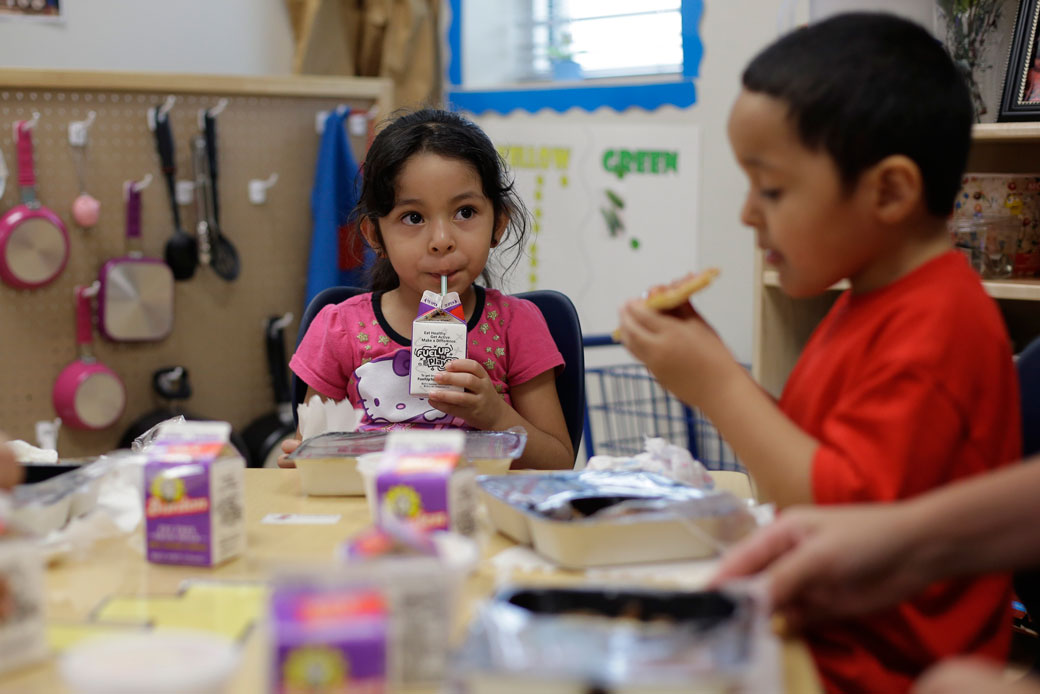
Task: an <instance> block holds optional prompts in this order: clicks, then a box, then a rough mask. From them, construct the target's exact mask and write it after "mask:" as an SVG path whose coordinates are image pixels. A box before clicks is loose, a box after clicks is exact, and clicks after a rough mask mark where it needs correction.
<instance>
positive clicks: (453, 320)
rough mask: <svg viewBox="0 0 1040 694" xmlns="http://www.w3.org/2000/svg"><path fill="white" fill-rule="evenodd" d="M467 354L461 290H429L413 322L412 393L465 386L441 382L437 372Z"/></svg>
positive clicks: (410, 382)
mask: <svg viewBox="0 0 1040 694" xmlns="http://www.w3.org/2000/svg"><path fill="white" fill-rule="evenodd" d="M465 358H466V315H465V313H464V312H463V310H462V301H461V300H460V299H459V295H458V292H448V293H447V294H437V293H436V292H431V291H427V292H425V293H423V297H422V300H421V301H420V302H419V315H418V317H417V318H416V319H415V321H413V322H412V364H411V375H410V377H409V381H408V392H409V393H410V394H411V395H429V394H430V391H433V390H437V389H447V390H462V388H459V387H458V386H445V385H441V384H439V383H437V382H436V381H435V380H434V376H435V375H436V374H437V373H438V372H440V371H444V367H445V366H447V364H448V362H450V361H454V360H455V359H465Z"/></svg>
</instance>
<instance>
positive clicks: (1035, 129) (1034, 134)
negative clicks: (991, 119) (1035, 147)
mask: <svg viewBox="0 0 1040 694" xmlns="http://www.w3.org/2000/svg"><path fill="white" fill-rule="evenodd" d="M971 139H972V141H973V142H1037V141H1040V122H1038V123H979V124H977V125H975V126H973V127H972V129H971Z"/></svg>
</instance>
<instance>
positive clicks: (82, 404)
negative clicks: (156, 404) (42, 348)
mask: <svg viewBox="0 0 1040 694" xmlns="http://www.w3.org/2000/svg"><path fill="white" fill-rule="evenodd" d="M94 291H95V290H94V289H93V288H87V287H82V286H76V289H75V292H76V343H77V344H78V345H79V359H77V360H76V361H74V362H72V363H71V364H69V365H68V366H66V367H65V368H64V369H62V371H61V373H60V374H58V380H57V381H55V382H54V392H53V394H52V397H53V400H54V410H55V411H56V412H57V413H58V416H59V417H61V419H62V422H64V423H65V424H67V425H68V426H70V427H73V428H74V429H105V428H106V427H110V426H112V425H113V424H115V423H116V422H117V421H119V418H120V417H121V416H122V414H123V409H124V407H125V406H126V389H125V388H124V387H123V381H122V380H121V379H120V378H119V376H117V375H116V373H115V372H114V371H112V369H110V368H108V367H107V366H105V365H104V364H102V363H100V362H99V361H97V360H96V359H95V358H94V356H93V354H92V353H91V350H90V343H91V338H92V337H93V333H94V330H93V325H92V321H91V310H90V297H91V295H92V294H93V293H94Z"/></svg>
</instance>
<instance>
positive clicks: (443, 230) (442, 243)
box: [430, 224, 455, 254]
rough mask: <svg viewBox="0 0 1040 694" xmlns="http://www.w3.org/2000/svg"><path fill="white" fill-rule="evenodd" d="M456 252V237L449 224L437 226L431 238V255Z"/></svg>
mask: <svg viewBox="0 0 1040 694" xmlns="http://www.w3.org/2000/svg"><path fill="white" fill-rule="evenodd" d="M453 250H455V237H454V236H453V235H452V233H451V230H450V229H449V228H448V225H447V224H435V225H434V227H433V234H432V235H431V236H430V252H431V253H438V254H441V253H450V252H451V251H453Z"/></svg>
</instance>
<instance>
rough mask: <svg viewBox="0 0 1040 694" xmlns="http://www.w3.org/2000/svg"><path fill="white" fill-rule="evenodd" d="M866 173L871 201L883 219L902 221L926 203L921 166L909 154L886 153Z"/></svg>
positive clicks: (886, 220)
mask: <svg viewBox="0 0 1040 694" xmlns="http://www.w3.org/2000/svg"><path fill="white" fill-rule="evenodd" d="M867 176H868V178H869V180H870V184H871V188H872V191H871V198H870V202H871V204H872V205H873V207H874V210H875V213H876V214H877V215H878V219H879V220H880V221H882V222H885V223H888V224H893V223H898V222H902V221H903V220H904V219H906V218H907V217H909V216H910V215H912V214H913V213H914V212H915V211H916V210H917V209H918V207H919V206H922V205H924V204H925V200H924V179H923V178H922V176H921V169H920V167H918V166H917V164H916V163H915V162H914V160H913V159H911V158H910V157H908V156H906V155H903V154H893V155H890V156H887V157H885V158H884V159H882V160H881V161H879V162H878V163H877V164H875V165H874V166H872V167H871V168H870V171H869V172H868V174H867Z"/></svg>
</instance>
